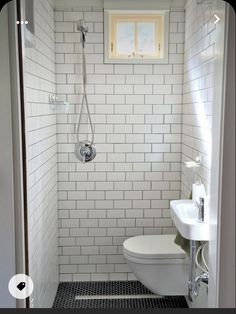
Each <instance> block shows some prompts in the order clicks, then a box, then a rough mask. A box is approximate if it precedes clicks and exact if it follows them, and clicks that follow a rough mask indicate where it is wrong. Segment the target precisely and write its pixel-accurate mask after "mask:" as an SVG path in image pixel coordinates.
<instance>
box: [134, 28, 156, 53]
mask: <svg viewBox="0 0 236 314" xmlns="http://www.w3.org/2000/svg"><path fill="white" fill-rule="evenodd" d="M137 31H138V51H137V52H138V53H139V54H146V55H153V54H155V51H156V30H155V23H153V22H152V23H150V22H149V23H148V22H145V23H138V24H137Z"/></svg>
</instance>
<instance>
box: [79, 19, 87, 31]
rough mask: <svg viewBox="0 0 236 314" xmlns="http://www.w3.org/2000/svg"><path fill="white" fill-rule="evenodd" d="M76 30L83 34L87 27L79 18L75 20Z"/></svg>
mask: <svg viewBox="0 0 236 314" xmlns="http://www.w3.org/2000/svg"><path fill="white" fill-rule="evenodd" d="M77 30H78V31H79V32H81V33H83V34H86V33H87V32H88V27H87V26H86V23H85V20H79V21H78V22H77Z"/></svg>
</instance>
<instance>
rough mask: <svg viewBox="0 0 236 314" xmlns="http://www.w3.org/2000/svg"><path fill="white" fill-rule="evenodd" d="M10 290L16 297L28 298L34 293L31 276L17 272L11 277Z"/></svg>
mask: <svg viewBox="0 0 236 314" xmlns="http://www.w3.org/2000/svg"><path fill="white" fill-rule="evenodd" d="M8 290H9V292H10V294H11V295H12V296H13V297H14V298H16V299H26V298H28V297H29V296H30V295H31V294H32V292H33V290H34V284H33V281H32V279H31V278H30V277H29V276H27V275H25V274H17V275H15V276H13V277H12V278H11V279H10V281H9V284H8Z"/></svg>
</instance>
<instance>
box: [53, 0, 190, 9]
mask: <svg viewBox="0 0 236 314" xmlns="http://www.w3.org/2000/svg"><path fill="white" fill-rule="evenodd" d="M53 1H54V6H55V7H56V8H63V7H70V6H73V7H77V6H91V5H92V6H99V7H101V6H103V5H104V0H53ZM105 1H106V3H109V1H111V2H113V3H114V2H117V3H118V2H119V6H122V2H123V3H124V5H127V2H129V3H130V4H131V5H132V4H134V8H137V5H139V4H142V5H143V2H145V5H147V9H149V8H150V7H151V6H153V7H155V9H160V10H161V9H171V8H176V9H178V8H179V9H181V8H184V7H185V5H186V3H187V0H105Z"/></svg>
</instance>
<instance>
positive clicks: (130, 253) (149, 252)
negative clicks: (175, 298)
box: [123, 234, 189, 296]
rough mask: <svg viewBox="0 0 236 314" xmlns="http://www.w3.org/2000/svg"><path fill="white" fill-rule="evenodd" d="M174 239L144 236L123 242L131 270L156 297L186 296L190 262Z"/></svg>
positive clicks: (172, 236)
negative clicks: (157, 295)
mask: <svg viewBox="0 0 236 314" xmlns="http://www.w3.org/2000/svg"><path fill="white" fill-rule="evenodd" d="M174 239H175V235H172V234H168V235H143V236H136V237H132V238H129V239H127V240H125V241H124V243H123V253H124V256H125V258H126V260H127V262H128V264H129V265H130V268H131V270H132V271H133V273H134V274H135V276H136V277H137V279H139V280H140V281H141V283H143V284H144V285H145V286H146V287H147V288H148V289H149V290H151V291H152V292H153V293H155V294H159V295H163V296H164V295H169V296H170V295H187V294H188V269H189V268H188V265H189V259H188V257H187V255H186V253H185V252H184V251H183V250H182V249H181V248H180V247H179V246H177V245H176V244H175V243H174Z"/></svg>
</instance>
